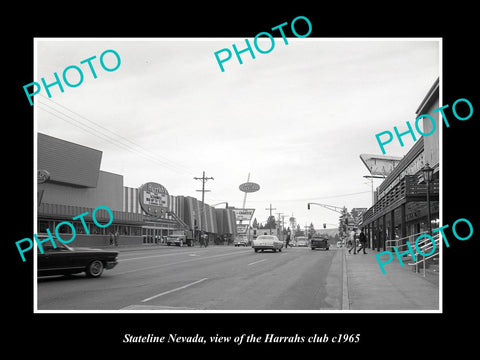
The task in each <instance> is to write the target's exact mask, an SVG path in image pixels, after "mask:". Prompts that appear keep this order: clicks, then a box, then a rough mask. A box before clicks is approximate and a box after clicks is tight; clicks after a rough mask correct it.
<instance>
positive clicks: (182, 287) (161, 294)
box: [142, 278, 208, 302]
mask: <svg viewBox="0 0 480 360" xmlns="http://www.w3.org/2000/svg"><path fill="white" fill-rule="evenodd" d="M207 279H208V278H203V279H200V280H197V281H194V282H192V283H190V284H187V285H183V286H180V287H178V288H175V289H172V290H168V291H164V292H162V293H160V294H157V295H153V296H151V297H149V298H146V299H144V300H142V302H147V301H150V300H153V299H155V298H157V297H160V296H163V295H167V294H170V293H172V292H175V291H179V290H183V289H186V288H188V287H190V286H192V285H195V284H198V283H201V282H202V281H205V280H207Z"/></svg>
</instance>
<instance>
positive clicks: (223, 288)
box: [37, 246, 343, 311]
mask: <svg viewBox="0 0 480 360" xmlns="http://www.w3.org/2000/svg"><path fill="white" fill-rule="evenodd" d="M342 289H343V255H342V251H340V250H337V249H336V248H335V247H331V248H330V250H329V251H325V250H315V251H312V250H311V249H310V248H304V247H302V248H288V249H283V251H282V252H276V253H273V252H271V251H265V252H263V253H262V252H259V253H255V252H254V251H253V249H252V248H250V247H246V248H244V247H239V248H237V247H232V246H210V247H208V248H198V247H196V248H190V247H182V248H179V247H166V246H162V247H158V248H150V249H145V250H136V251H122V252H121V253H120V255H119V264H118V265H117V266H116V267H115V268H114V269H112V270H106V271H104V273H103V275H102V276H101V277H100V278H97V279H91V278H87V277H85V276H84V274H78V275H74V276H71V277H63V276H57V277H46V278H39V279H38V282H37V300H38V302H37V303H38V310H228V311H235V310H259V311H265V310H341V309H342V295H343V294H342Z"/></svg>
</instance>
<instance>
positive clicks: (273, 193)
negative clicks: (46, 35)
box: [32, 38, 440, 227]
mask: <svg viewBox="0 0 480 360" xmlns="http://www.w3.org/2000/svg"><path fill="white" fill-rule="evenodd" d="M275 41H276V42H275V48H274V49H273V51H271V52H270V53H268V54H264V55H262V54H260V53H258V52H256V50H254V51H255V55H256V58H255V59H252V58H251V57H250V55H249V53H248V52H247V53H244V54H242V59H243V62H244V63H243V65H240V64H239V63H238V61H237V60H236V58H235V55H233V57H232V59H231V60H230V61H228V62H225V63H224V67H225V72H221V71H220V68H219V66H218V64H217V62H216V59H215V56H214V52H215V51H218V50H220V49H222V48H230V50H232V44H233V43H235V44H237V47H238V48H239V49H242V48H244V47H245V39H242V38H237V39H227V38H219V39H148V40H142V39H128V40H127V39H37V43H36V46H37V62H36V64H37V68H36V72H35V79H32V81H38V82H40V79H41V78H42V77H44V78H45V80H46V82H47V83H50V82H53V80H54V78H53V73H54V72H57V73H58V75H59V76H60V77H61V75H62V73H63V70H64V69H65V68H66V67H67V66H69V65H77V66H80V67H81V68H82V69H83V73H84V80H83V83H82V84H81V85H80V86H78V87H75V88H70V87H67V86H65V85H64V87H65V89H64V90H65V91H64V92H63V93H61V92H60V90H59V89H58V87H52V88H51V89H50V90H51V93H52V97H51V98H50V99H48V97H47V96H46V93H45V92H44V90H43V89H42V93H41V94H42V95H43V96H42V95H36V96H35V104H36V105H35V112H36V119H37V123H36V125H37V130H38V131H39V132H42V133H45V134H47V135H51V136H54V137H58V138H61V139H64V140H67V141H72V142H75V143H78V144H81V145H84V146H88V147H91V148H94V149H98V150H100V151H102V152H103V156H102V164H101V170H104V171H108V172H113V173H116V174H121V175H123V177H124V185H125V186H129V187H138V186H140V185H141V184H143V183H145V182H149V181H153V182H158V183H160V184H162V185H164V186H165V187H166V188H167V190H168V191H169V193H170V194H171V195H186V196H195V197H197V198H198V199H200V198H201V193H199V192H196V191H195V190H197V189H201V182H199V181H196V180H194V179H193V177H194V176H196V177H201V176H202V171H205V172H206V175H207V176H210V177H214V179H215V180H210V181H208V182H207V186H206V188H207V189H209V190H211V192H208V193H206V196H205V202H206V203H208V204H211V205H213V204H215V203H219V202H223V201H228V203H229V205H231V206H236V207H241V206H242V201H243V193H242V192H240V190H239V189H238V186H239V185H240V184H241V183H243V182H245V181H246V180H247V176H248V173H250V180H251V181H253V182H256V183H258V184H259V185H260V186H261V189H260V191H258V192H256V193H252V194H249V195H248V197H247V204H246V207H252V208H255V209H256V212H255V215H254V216H255V217H256V218H257V219H258V220H259V221H261V222H264V221H266V219H267V217H268V210H265V208H267V207H268V206H269V204H270V203H271V204H272V206H273V207H274V208H276V210H274V211H273V212H274V213H278V212H280V213H283V214H285V215H287V216H291V215H292V214H293V215H294V216H295V217H296V218H297V221H298V223H299V224H300V225H301V226H304V225H305V224H306V223H308V224H310V222H313V223H314V225H315V227H321V226H322V224H323V223H327V224H338V214H336V213H335V212H332V211H329V210H327V209H324V208H322V207H318V206H314V207H312V209H311V210H307V202H309V201H310V202H318V203H324V204H329V205H333V206H338V207H343V206H346V207H347V208H348V209H351V208H353V207H367V208H368V207H370V206H371V205H372V195H371V185H370V184H369V182H368V180H366V179H364V178H363V177H362V176H363V175H368V174H369V173H368V170H367V168H366V167H365V166H364V165H363V163H362V162H361V160H360V158H359V155H360V154H362V153H369V154H379V155H380V154H381V150H380V148H379V146H378V143H377V141H376V139H375V134H377V133H379V132H381V131H385V130H391V131H393V126H398V127H399V129H403V128H405V129H406V125H405V122H406V121H414V120H415V111H416V109H417V107H418V105H419V104H420V102H421V101H422V99H423V98H424V96H425V95H426V93H427V92H428V90H429V89H430V87H431V86H432V84H433V83H434V81H435V80H436V78H437V77H438V76H439V73H440V70H439V65H440V55H439V50H440V45H439V42H438V40H436V39H422V40H418V39H389V40H378V39H361V40H360V39H356V40H352V39H319V38H316V39H314V38H305V39H296V38H289V39H288V42H289V44H288V45H285V44H284V42H283V39H282V38H276V39H275ZM250 42H251V43H253V40H252V39H250ZM260 46H261V47H262V49H267V48H268V46H269V43H265V44H261V45H260ZM107 49H113V50H115V51H116V52H117V53H118V54H119V55H120V57H121V65H120V67H119V68H118V69H117V70H116V71H112V72H107V71H104V70H103V69H102V68H101V66H100V64H99V57H100V54H102V53H103V52H104V51H105V50H107ZM93 55H96V56H97V59H95V60H93V61H92V64H93V65H94V68H95V71H96V73H97V76H98V77H97V79H93V77H92V75H91V72H90V70H89V69H88V65H87V64H83V65H80V61H82V60H85V59H87V58H90V57H92V56H93ZM105 62H106V63H107V66H109V67H110V66H114V65H115V59H114V57H113V56H112V54H107V55H106V56H105ZM112 64H113V65H112ZM74 72H75V71H71V72H69V76H70V77H69V79H71V80H70V81H71V82H75V81H74V80H75V76H74ZM54 109H56V110H54ZM59 111H60V112H59ZM412 124H413V123H412ZM403 140H404V142H405V147H400V145H399V144H398V141H397V142H395V144H394V143H391V144H389V145H387V146H386V151H387V155H392V156H402V155H405V154H406V153H407V152H408V150H409V149H410V148H411V147H412V146H413V144H414V142H413V140H412V139H411V138H407V137H404V139H403ZM127 147H128V148H127ZM374 184H375V187H376V186H378V185H379V182H378V181H375V183H374ZM349 194H350V195H349ZM219 207H221V205H220V206H219ZM328 227H334V225H328Z"/></svg>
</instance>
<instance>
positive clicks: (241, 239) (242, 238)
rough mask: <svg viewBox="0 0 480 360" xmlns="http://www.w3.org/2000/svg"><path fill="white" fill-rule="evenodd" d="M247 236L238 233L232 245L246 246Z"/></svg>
mask: <svg viewBox="0 0 480 360" xmlns="http://www.w3.org/2000/svg"><path fill="white" fill-rule="evenodd" d="M247 242H248V240H247V238H246V237H245V236H242V235H239V236H236V237H235V240H234V241H233V245H235V246H247Z"/></svg>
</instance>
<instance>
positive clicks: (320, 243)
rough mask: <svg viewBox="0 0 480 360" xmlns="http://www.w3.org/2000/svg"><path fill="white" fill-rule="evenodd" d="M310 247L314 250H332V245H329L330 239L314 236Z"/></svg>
mask: <svg viewBox="0 0 480 360" xmlns="http://www.w3.org/2000/svg"><path fill="white" fill-rule="evenodd" d="M310 247H311V248H312V250H315V249H325V250H328V249H329V248H330V244H329V243H328V238H327V237H324V236H313V237H312V239H311V240H310Z"/></svg>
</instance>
